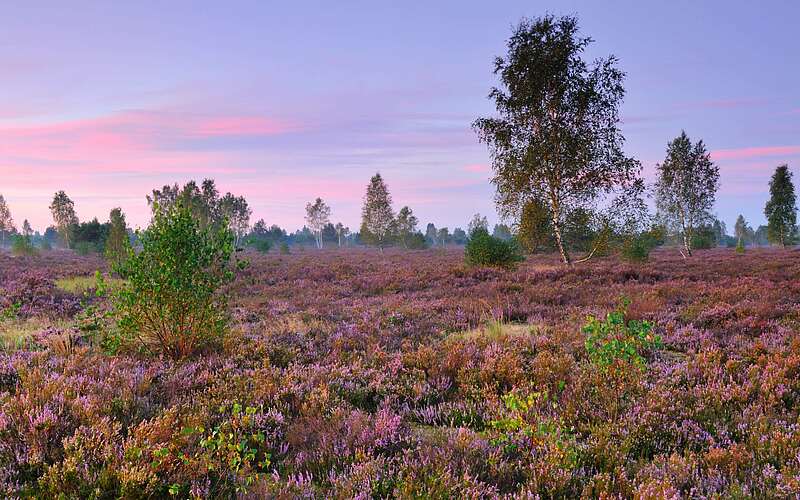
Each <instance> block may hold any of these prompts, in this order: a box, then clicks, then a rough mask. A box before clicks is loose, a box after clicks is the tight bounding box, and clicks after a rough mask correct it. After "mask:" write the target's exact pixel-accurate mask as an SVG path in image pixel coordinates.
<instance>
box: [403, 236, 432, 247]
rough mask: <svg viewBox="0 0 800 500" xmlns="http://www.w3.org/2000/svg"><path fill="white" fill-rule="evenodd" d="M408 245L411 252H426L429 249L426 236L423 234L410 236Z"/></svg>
mask: <svg viewBox="0 0 800 500" xmlns="http://www.w3.org/2000/svg"><path fill="white" fill-rule="evenodd" d="M407 245H408V249H409V250H424V249H426V248H428V242H427V241H426V240H425V235H424V234H422V233H414V234H412V235H411V236H409V237H408V241H407Z"/></svg>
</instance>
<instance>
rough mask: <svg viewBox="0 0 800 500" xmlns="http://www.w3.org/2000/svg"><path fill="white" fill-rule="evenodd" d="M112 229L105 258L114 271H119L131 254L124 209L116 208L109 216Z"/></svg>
mask: <svg viewBox="0 0 800 500" xmlns="http://www.w3.org/2000/svg"><path fill="white" fill-rule="evenodd" d="M109 220H110V227H109V230H108V237H107V238H106V244H105V257H106V261H107V262H108V263H109V265H110V266H111V268H112V269H119V267H120V266H121V265H122V264H123V263H124V262H125V259H127V258H128V254H129V253H130V248H131V243H130V239H129V238H128V227H127V224H126V223H125V215H124V214H123V213H122V209H120V208H115V209H113V210H112V211H111V214H110V216H109Z"/></svg>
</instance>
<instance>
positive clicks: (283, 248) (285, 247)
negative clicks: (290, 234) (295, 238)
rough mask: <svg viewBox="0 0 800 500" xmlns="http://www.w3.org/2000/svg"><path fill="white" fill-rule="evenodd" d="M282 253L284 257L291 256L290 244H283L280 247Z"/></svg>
mask: <svg viewBox="0 0 800 500" xmlns="http://www.w3.org/2000/svg"><path fill="white" fill-rule="evenodd" d="M280 252H281V254H283V255H289V254H290V253H292V251H291V250H290V249H289V244H288V243H286V242H282V243H281V245H280Z"/></svg>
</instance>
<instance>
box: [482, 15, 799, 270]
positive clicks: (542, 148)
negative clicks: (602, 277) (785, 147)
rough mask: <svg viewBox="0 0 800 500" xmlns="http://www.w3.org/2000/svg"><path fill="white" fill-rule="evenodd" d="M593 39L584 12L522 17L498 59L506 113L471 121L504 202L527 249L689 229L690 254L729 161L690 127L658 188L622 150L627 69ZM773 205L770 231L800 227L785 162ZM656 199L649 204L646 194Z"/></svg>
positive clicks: (778, 235) (789, 232)
mask: <svg viewBox="0 0 800 500" xmlns="http://www.w3.org/2000/svg"><path fill="white" fill-rule="evenodd" d="M591 42H592V40H591V38H588V37H582V36H580V34H579V30H578V21H577V19H576V18H575V17H572V16H565V17H560V18H556V17H554V16H545V17H542V18H537V19H533V20H528V19H523V20H522V22H521V23H520V24H519V25H518V26H517V27H516V28H515V29H514V31H513V33H512V35H511V38H509V40H508V42H507V49H508V52H507V54H506V56H504V57H498V58H497V59H496V60H495V63H494V73H495V74H496V75H497V77H498V79H499V81H500V86H498V87H494V88H492V89H491V91H490V92H489V98H490V99H491V100H492V101H494V104H495V107H496V110H497V114H496V116H493V117H487V118H479V119H477V120H476V121H475V122H474V123H473V127H474V129H475V130H476V132H477V133H478V136H479V138H480V140H481V141H482V142H484V143H485V144H486V145H487V146H488V148H489V153H490V157H491V161H492V169H493V172H494V176H493V178H492V183H493V184H494V185H495V188H496V202H497V206H498V209H499V212H500V213H501V215H502V216H504V217H505V218H507V219H510V220H513V221H515V226H516V227H515V229H516V231H517V234H518V236H519V238H520V241H521V242H522V243H523V244H524V245H525V246H526V247H527V248H528V249H529V250H535V249H538V248H546V247H549V246H551V245H552V246H553V247H555V249H556V250H557V251H558V252H559V253H560V255H561V259H562V261H563V262H564V263H565V264H567V265H570V264H572V263H573V261H574V259H573V258H572V256H571V253H570V251H571V250H573V249H576V248H577V249H580V250H582V251H583V252H585V256H584V257H582V258H580V259H578V261H582V260H587V259H589V258H591V257H592V256H593V255H595V254H597V253H598V252H603V251H608V250H609V248H611V247H612V246H615V245H616V246H618V247H619V248H621V249H622V250H623V251H625V250H626V249H628V250H630V249H640V250H642V251H646V249H647V248H649V247H652V246H653V245H654V244H657V243H658V242H659V241H662V240H663V238H664V237H676V238H679V239H680V242H681V243H680V245H681V253H682V255H684V257H686V258H688V257H690V256H691V255H692V250H693V248H697V242H698V241H701V240H703V239H704V238H705V237H706V236H707V234H708V233H709V228H713V226H714V221H715V219H714V217H713V215H712V209H713V206H714V202H715V197H716V193H717V190H718V189H719V168H718V166H717V165H715V164H714V162H713V161H712V160H711V157H710V154H709V153H708V151H707V149H706V147H705V144H704V143H703V141H702V140H700V141H697V142H692V140H691V139H690V138H689V136H688V135H687V134H686V133H685V132H682V133H681V134H680V135H679V136H678V137H677V138H675V139H674V140H672V141H671V142H670V143H669V144H668V146H667V153H666V158H665V160H664V161H663V162H662V163H660V164H659V165H658V178H657V180H656V182H655V184H654V185H653V186H651V187H650V189H649V190H648V189H647V187H646V186H645V184H644V182H643V180H642V177H641V164H640V162H639V161H638V160H636V159H634V158H631V157H628V156H626V155H625V153H624V151H623V145H624V141H625V138H624V136H623V135H622V133H621V131H620V117H619V109H620V106H621V104H622V100H623V97H624V94H625V89H624V86H623V81H624V77H625V74H624V73H623V72H622V71H621V70H620V69H619V68H618V61H617V59H616V58H615V57H614V56H610V57H607V58H600V59H595V60H594V61H593V62H592V63H589V62H587V61H585V60H584V57H583V55H584V52H585V50H586V48H587V47H588V46H589V44H590V43H591ZM770 190H771V198H770V201H769V202H768V203H767V207H766V209H765V214H766V216H767V219H768V228H769V230H768V234H769V236H770V241H773V242H777V243H780V244H782V245H786V244H789V243H792V242H793V241H794V239H795V237H796V234H797V227H796V203H795V197H794V189H793V186H792V183H791V175H790V173H789V172H788V169H787V168H786V166H782V167H779V168H778V170H777V171H776V173H775V176H773V180H772V182H771V183H770ZM648 195H652V196H653V197H654V198H655V202H656V203H655V204H656V207H657V213H656V214H655V215H651V214H650V213H649V211H648V208H647V203H646V200H645V199H646V197H647V196H648Z"/></svg>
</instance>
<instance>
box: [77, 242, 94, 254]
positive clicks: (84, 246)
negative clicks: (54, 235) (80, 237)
mask: <svg viewBox="0 0 800 500" xmlns="http://www.w3.org/2000/svg"><path fill="white" fill-rule="evenodd" d="M73 248H74V249H75V253H77V254H78V255H89V254H90V253H97V246H96V245H94V244H93V243H92V242H90V241H78V242H76V243H75V245H74V246H73Z"/></svg>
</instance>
